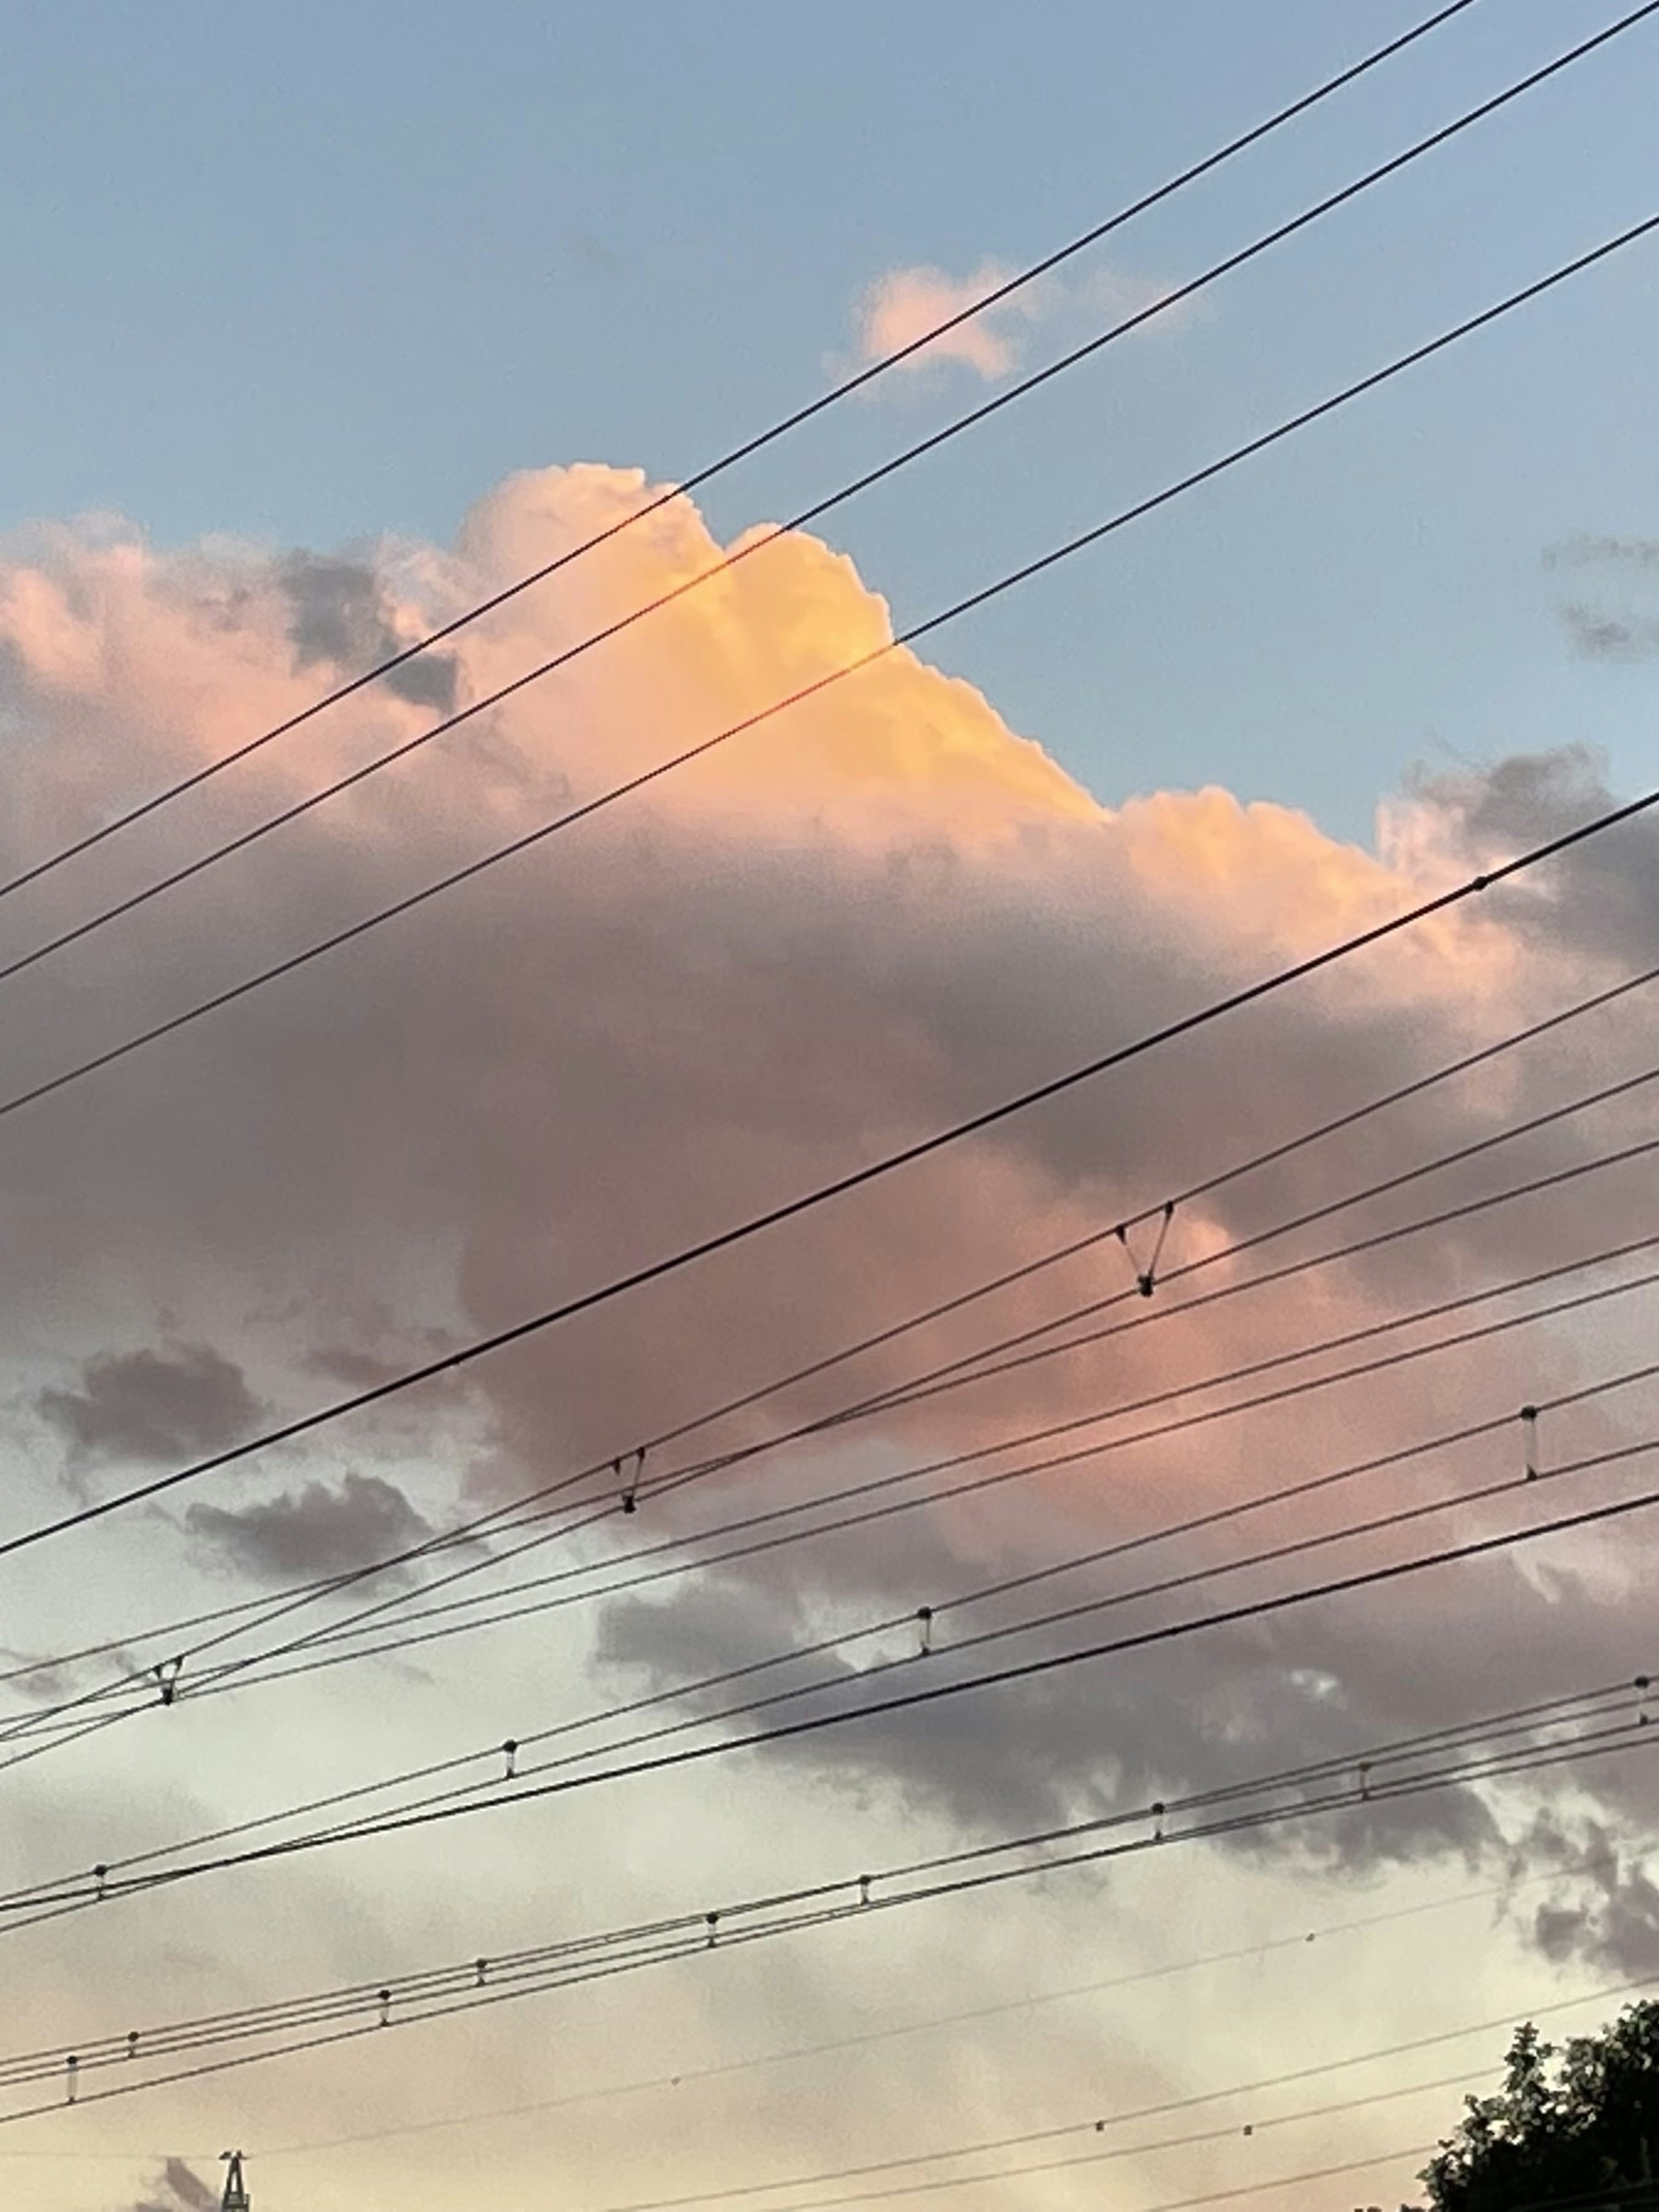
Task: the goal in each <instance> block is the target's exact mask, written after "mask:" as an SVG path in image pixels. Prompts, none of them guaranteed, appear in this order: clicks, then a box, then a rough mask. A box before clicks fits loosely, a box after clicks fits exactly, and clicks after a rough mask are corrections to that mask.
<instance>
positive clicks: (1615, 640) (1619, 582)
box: [1545, 538, 1659, 661]
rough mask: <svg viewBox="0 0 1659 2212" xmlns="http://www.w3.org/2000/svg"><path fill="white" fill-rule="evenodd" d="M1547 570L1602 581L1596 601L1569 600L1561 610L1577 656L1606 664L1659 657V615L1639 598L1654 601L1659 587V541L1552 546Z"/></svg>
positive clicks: (1598, 540) (1577, 541)
mask: <svg viewBox="0 0 1659 2212" xmlns="http://www.w3.org/2000/svg"><path fill="white" fill-rule="evenodd" d="M1545 565H1546V566H1547V568H1552V569H1555V568H1570V569H1573V570H1575V571H1580V572H1583V571H1588V572H1589V574H1591V576H1592V577H1593V578H1596V579H1599V586H1600V588H1599V589H1596V590H1595V595H1594V596H1591V597H1585V596H1578V597H1576V598H1573V599H1568V600H1566V601H1565V602H1564V603H1563V605H1562V606H1561V608H1560V616H1561V620H1562V623H1563V624H1564V625H1565V629H1566V633H1567V637H1568V641H1569V642H1570V643H1571V647H1572V648H1573V651H1574V652H1575V653H1579V654H1581V655H1582V656H1583V659H1586V660H1607V661H1638V660H1650V659H1652V658H1653V656H1654V655H1655V654H1656V653H1659V611H1656V609H1655V608H1654V607H1653V606H1652V605H1651V604H1649V605H1643V604H1641V602H1640V596H1639V595H1640V593H1641V592H1643V591H1644V589H1645V592H1646V597H1647V599H1648V600H1649V601H1650V602H1651V599H1652V593H1653V587H1654V586H1655V584H1656V583H1659V539H1654V538H1572V539H1571V540H1569V541H1568V543H1566V544H1564V545H1558V546H1554V547H1552V549H1551V550H1550V551H1549V552H1548V553H1547V555H1546V556H1545ZM1632 593H1636V594H1638V596H1637V597H1635V598H1633V597H1632Z"/></svg>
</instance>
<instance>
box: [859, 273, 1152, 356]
mask: <svg viewBox="0 0 1659 2212" xmlns="http://www.w3.org/2000/svg"><path fill="white" fill-rule="evenodd" d="M1016 273H1017V272H1016V271H1015V270H1014V269H1013V268H1012V265H1011V264H1007V263H1006V262H1001V261H990V260H987V261H981V263H980V264H979V266H978V267H977V268H976V269H975V270H972V271H970V273H969V275H967V276H951V275H950V274H949V273H948V272H947V271H946V270H943V269H939V268H935V267H933V265H932V264H927V263H919V264H915V265H913V266H909V267H905V268H898V269H889V270H885V271H884V273H883V274H882V275H881V276H878V277H877V278H876V279H875V280H874V282H873V283H870V284H868V285H866V288H865V289H864V291H863V292H862V293H861V294H860V297H859V300H858V302H857V305H856V307H855V310H854V330H855V335H856V337H857V343H858V356H857V357H858V361H859V362H860V365H861V366H868V364H869V363H871V362H877V361H882V360H884V359H885V358H886V357H887V356H888V355H890V354H895V353H898V352H900V351H901V350H902V349H903V348H905V347H907V346H911V345H915V343H916V341H917V340H918V339H919V338H922V337H926V336H927V332H928V331H932V330H936V329H937V328H938V326H939V325H940V324H941V323H943V322H946V321H949V320H950V319H951V317H953V316H958V315H963V314H967V313H968V312H969V310H970V309H973V308H975V307H978V306H979V304H980V302H981V301H985V300H987V299H989V298H990V296H991V295H992V294H993V293H994V292H997V291H999V290H1000V289H1001V288H1002V287H1003V286H1004V285H1005V284H1006V283H1008V282H1009V281H1010V279H1011V278H1012V277H1013V276H1014V275H1015V274H1016ZM1163 296H1164V290H1163V288H1160V287H1159V286H1158V285H1155V284H1151V283H1146V282H1145V281H1143V280H1140V279H1138V278H1135V277H1133V276H1126V275H1123V274H1121V273H1120V272H1118V271H1116V270H1109V269H1103V270H1096V271H1095V272H1093V273H1092V274H1091V275H1090V276H1085V277H1083V278H1081V279H1079V280H1078V281H1077V282H1075V283H1068V282H1066V280H1065V279H1063V278H1061V277H1059V276H1045V277H1040V278H1037V279H1036V280H1034V281H1033V282H1032V283H1029V284H1023V285H1022V286H1021V287H1020V288H1019V289H1018V291H1016V292H1013V293H1012V294H1011V295H1009V297H1008V298H1006V300H998V301H996V302H995V303H994V305H993V306H990V307H985V308H983V309H982V310H981V312H980V313H977V314H973V315H971V316H969V319H968V320H966V321H963V322H959V323H957V325H956V327H955V328H954V329H952V330H949V331H944V332H943V333H942V334H941V335H940V336H939V337H937V338H934V339H933V340H932V341H931V342H930V343H928V344H927V345H924V346H921V347H919V348H918V349H917V350H916V351H915V353H913V354H911V355H909V356H908V357H907V358H906V359H905V360H904V361H903V362H901V363H899V364H898V366H899V369H900V371H901V372H902V373H903V374H918V373H925V372H927V371H928V370H931V369H937V368H940V367H942V366H945V365H947V364H948V365H953V366H956V367H959V368H966V369H969V370H971V371H972V372H973V373H974V374H975V375H976V376H978V377H980V378H981V380H983V381H984V382H985V383H987V384H995V383H998V382H1000V380H1001V379H1002V378H1004V377H1006V376H1012V374H1014V372H1015V370H1016V369H1018V368H1020V367H1021V366H1022V364H1023V362H1024V359H1025V356H1026V349H1027V346H1028V343H1029V341H1030V337H1031V335H1032V333H1033V332H1034V331H1036V328H1037V327H1038V326H1039V325H1045V324H1048V325H1054V324H1058V325H1062V326H1063V325H1066V324H1069V323H1073V322H1076V321H1077V320H1078V319H1079V318H1081V317H1083V316H1085V315H1086V316H1088V317H1090V318H1091V319H1094V320H1096V321H1098V322H1103V323H1112V322H1116V321H1121V320H1122V319H1126V318H1127V317H1128V316H1130V315H1134V314H1139V313H1141V312H1142V310H1144V309H1146V308H1147V307H1154V306H1156V305H1157V303H1158V301H1159V300H1160V299H1161V298H1162V297H1163ZM1179 313H1181V308H1180V307H1170V309H1169V310H1167V312H1166V313H1165V314H1164V315H1162V316H1159V317H1158V318H1157V320H1158V322H1160V323H1162V322H1164V321H1166V320H1170V319H1175V318H1176V316H1178V314H1179Z"/></svg>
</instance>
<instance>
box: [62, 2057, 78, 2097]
mask: <svg viewBox="0 0 1659 2212" xmlns="http://www.w3.org/2000/svg"><path fill="white" fill-rule="evenodd" d="M80 2081H81V2062H80V2060H79V2059H78V2058H76V2057H75V2056H74V2055H73V2054H72V2053H71V2055H70V2058H69V2060H68V2062H67V2063H66V2064H65V2066H64V2102H65V2103H66V2104H70V2105H72V2104H73V2103H74V2102H75V2093H76V2090H77V2088H78V2087H80Z"/></svg>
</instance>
